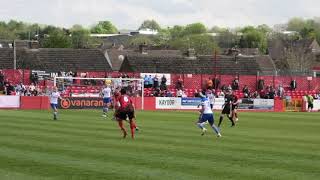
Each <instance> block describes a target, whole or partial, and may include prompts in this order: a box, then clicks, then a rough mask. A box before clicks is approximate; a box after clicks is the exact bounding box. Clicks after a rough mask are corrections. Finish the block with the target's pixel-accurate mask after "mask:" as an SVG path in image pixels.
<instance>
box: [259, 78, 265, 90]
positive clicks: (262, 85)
mask: <svg viewBox="0 0 320 180" xmlns="http://www.w3.org/2000/svg"><path fill="white" fill-rule="evenodd" d="M263 89H264V80H263V79H259V81H258V90H260V91H261V90H263Z"/></svg>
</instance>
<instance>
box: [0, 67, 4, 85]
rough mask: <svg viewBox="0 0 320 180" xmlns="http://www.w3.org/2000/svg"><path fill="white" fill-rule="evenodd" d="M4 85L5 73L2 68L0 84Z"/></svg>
mask: <svg viewBox="0 0 320 180" xmlns="http://www.w3.org/2000/svg"><path fill="white" fill-rule="evenodd" d="M3 85H4V74H3V72H2V70H0V86H3Z"/></svg>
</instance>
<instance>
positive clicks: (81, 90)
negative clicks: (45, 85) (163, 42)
mask: <svg viewBox="0 0 320 180" xmlns="http://www.w3.org/2000/svg"><path fill="white" fill-rule="evenodd" d="M143 82H144V80H143V79H136V78H83V77H54V79H53V85H54V86H56V87H57V88H58V90H59V91H60V92H61V94H62V96H64V97H87V98H99V97H102V96H101V91H102V89H103V88H104V87H105V86H107V85H108V86H110V87H111V89H112V92H114V91H116V90H120V89H126V91H127V95H129V96H130V97H132V100H133V102H134V104H135V106H136V107H137V109H142V110H143V109H144V93H143V89H144V87H143V86H144V83H143Z"/></svg>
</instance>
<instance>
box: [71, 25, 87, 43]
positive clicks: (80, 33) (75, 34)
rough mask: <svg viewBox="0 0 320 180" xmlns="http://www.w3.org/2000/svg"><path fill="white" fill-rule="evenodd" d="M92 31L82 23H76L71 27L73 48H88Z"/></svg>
mask: <svg viewBox="0 0 320 180" xmlns="http://www.w3.org/2000/svg"><path fill="white" fill-rule="evenodd" d="M89 39H90V32H89V30H87V29H84V28H83V27H82V26H80V25H74V26H73V27H72V28H71V41H72V45H73V48H88V47H89Z"/></svg>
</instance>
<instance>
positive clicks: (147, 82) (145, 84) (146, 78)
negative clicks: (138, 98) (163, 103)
mask: <svg viewBox="0 0 320 180" xmlns="http://www.w3.org/2000/svg"><path fill="white" fill-rule="evenodd" d="M143 83H144V88H149V78H148V76H147V75H144V78H143Z"/></svg>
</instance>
